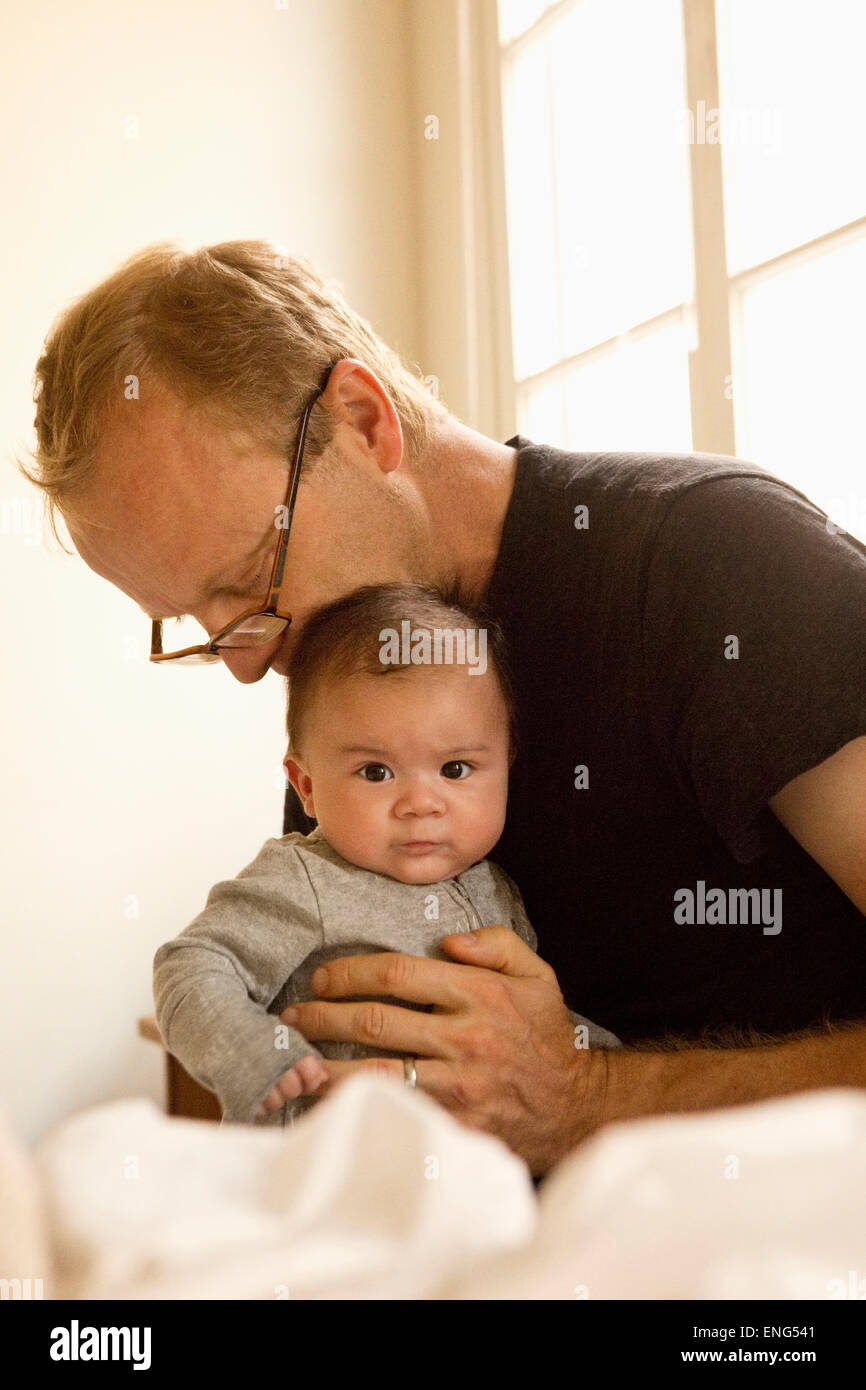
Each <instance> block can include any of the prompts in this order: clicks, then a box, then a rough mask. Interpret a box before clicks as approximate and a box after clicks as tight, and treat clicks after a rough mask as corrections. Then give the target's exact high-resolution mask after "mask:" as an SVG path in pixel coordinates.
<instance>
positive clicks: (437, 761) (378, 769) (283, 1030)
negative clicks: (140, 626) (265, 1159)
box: [154, 584, 621, 1125]
mask: <svg viewBox="0 0 866 1390" xmlns="http://www.w3.org/2000/svg"><path fill="white" fill-rule="evenodd" d="M476 623H477V620H475V619H473V618H472V617H471V616H470V615H469V614H468V613H467V612H465V611H464V610H463V609H462V608H460V607H459V606H457V604H456V603H454V602H452V601H451V600H450V598H448V597H447V596H445V595H441V594H439V593H438V592H437V591H436V590H433V589H427V588H422V587H419V586H416V585H408V584H389V585H368V586H366V587H364V588H362V589H358V590H356V591H355V592H354V593H352V594H349V595H347V596H346V597H344V598H342V599H339V600H338V601H337V602H335V603H332V604H329V605H328V606H327V607H325V608H322V609H319V610H318V611H317V612H316V613H314V614H313V615H312V617H310V618H309V619H308V621H307V623H306V624H305V626H304V627H303V629H302V630H301V632H300V634H299V636H298V638H297V640H296V643H295V647H294V649H293V651H292V655H291V658H290V664H289V672H288V688H289V709H288V734H289V748H288V753H287V755H286V758H285V768H286V771H287V774H288V776H289V778H290V779H291V782H292V785H293V786H294V788H295V790H296V791H297V793H298V796H299V797H300V799H301V802H302V803H303V806H304V810H305V811H306V813H307V815H309V816H311V817H314V818H315V819H316V820H317V822H318V824H317V826H316V828H315V830H313V831H312V832H311V833H310V834H309V835H303V834H301V833H300V832H297V831H296V832H293V833H292V834H289V835H284V836H283V837H282V839H271V840H268V841H267V843H266V844H265V845H264V847H263V848H262V850H261V851H260V853H259V854H258V856H257V857H256V858H255V859H254V860H253V862H252V863H251V864H250V865H248V867H247V868H245V869H243V870H242V872H241V873H240V874H239V875H238V876H237V878H235V879H231V880H228V881H226V882H223V883H218V884H217V885H216V886H215V887H214V888H213V889H212V890H211V892H210V894H209V895H208V899H207V905H206V907H205V908H204V911H203V912H201V913H200V914H199V916H198V917H197V918H196V919H195V921H194V922H193V923H192V924H191V925H190V926H189V927H187V929H186V930H185V931H184V932H182V933H181V935H180V936H178V937H177V938H176V939H175V940H174V941H170V942H168V943H166V944H165V945H164V946H161V947H160V948H159V950H158V951H157V953H156V957H155V960H154V998H155V1002H156V1017H157V1022H158V1024H159V1028H160V1031H161V1033H162V1036H163V1039H164V1040H165V1044H166V1046H167V1048H168V1049H169V1051H170V1052H172V1053H173V1054H174V1055H175V1056H176V1057H177V1058H179V1060H180V1061H181V1062H182V1064H183V1065H184V1067H185V1068H186V1070H187V1071H188V1072H189V1073H190V1074H191V1075H192V1076H193V1077H195V1078H196V1080H198V1081H199V1082H201V1084H202V1085H204V1086H206V1087H208V1088H209V1089H210V1090H212V1091H214V1092H215V1093H216V1095H217V1097H218V1099H219V1101H220V1103H221V1105H222V1108H223V1122H224V1123H225V1122H230V1121H235V1122H240V1123H257V1122H260V1123H266V1124H279V1125H286V1124H291V1123H293V1120H294V1118H295V1116H297V1115H298V1114H300V1113H302V1112H303V1111H304V1110H306V1109H308V1108H309V1106H310V1105H311V1104H313V1103H314V1102H315V1100H316V1099H317V1097H316V1091H317V1090H318V1089H319V1087H320V1086H321V1085H322V1083H323V1082H324V1081H325V1080H327V1072H326V1070H325V1068H324V1067H323V1065H322V1060H323V1058H331V1059H337V1058H339V1059H347V1058H356V1057H371V1056H380V1057H381V1056H385V1057H399V1056H402V1055H403V1054H402V1053H396V1052H388V1051H385V1050H383V1049H381V1048H379V1049H376V1048H371V1047H367V1046H365V1045H361V1044H357V1043H349V1042H321V1043H320V1044H319V1047H318V1048H317V1047H314V1046H313V1045H312V1044H311V1043H309V1042H307V1040H306V1039H305V1038H304V1037H303V1036H302V1035H301V1034H300V1033H299V1032H297V1030H295V1029H292V1028H290V1027H288V1026H287V1025H286V1024H284V1023H282V1022H281V1020H280V1014H281V1013H282V1012H283V1011H284V1010H285V1009H287V1008H289V1007H290V1005H292V1004H294V1003H296V1002H298V1001H305V1000H310V999H315V998H316V997H317V996H316V995H315V993H314V991H313V990H312V988H311V986H310V980H311V977H312V975H313V972H314V971H315V969H316V967H317V966H319V965H322V964H323V963H325V962H327V961H329V960H333V959H335V958H336V957H339V956H352V955H362V954H365V953H368V952H382V951H402V952H409V953H412V954H414V955H426V956H431V957H434V958H436V959H440V960H448V959H449V957H448V956H447V955H446V954H445V952H444V951H443V950H442V948H441V945H440V942H441V939H442V937H443V936H447V935H450V934H452V933H455V932H463V931H471V930H474V929H476V928H478V927H481V926H488V925H492V924H494V923H502V924H504V925H505V926H508V927H511V928H512V930H514V931H515V932H516V933H517V934H518V936H520V937H521V939H522V940H523V941H525V942H526V943H527V944H528V945H529V946H530V947H531V948H532V949H533V950H535V949H536V948H537V941H536V937H535V933H534V931H533V929H532V927H531V925H530V923H529V921H528V919H527V916H526V912H525V909H524V906H523V902H522V899H521V896H520V893H519V891H518V889H517V887H516V885H515V884H514V883H513V882H512V880H511V879H510V878H509V877H508V875H507V874H506V873H505V872H504V871H503V870H502V869H500V868H499V867H498V866H497V865H496V864H493V863H491V862H490V861H489V860H488V859H486V858H485V856H486V855H487V854H488V853H489V851H490V850H491V849H492V848H493V846H494V845H495V844H496V842H497V840H498V839H499V837H500V834H501V832H502V827H503V824H504V821H505V808H506V801H507V792H508V773H509V768H510V766H511V763H512V762H513V760H514V755H515V748H516V725H515V713H514V701H513V695H512V690H511V683H510V679H509V675H508V668H507V660H506V656H505V652H504V649H503V641H502V637H501V634H500V633H499V631H498V629H497V628H496V626H495V624H492V623H491V622H490V621H489V620H488V621H486V622H485V625H484V626H483V627H479V626H477V625H476ZM399 1002H400V1004H401V1006H402V1007H406V1008H416V1009H419V1010H427V1011H429V1010H430V1009H431V1008H432V1005H423V1004H411V1003H409V1004H407V1003H406V1002H405V1001H402V1000H401V1001H399ZM571 1017H572V1021H573V1022H574V1024H575V1028H576V1030H577V1029H580V1030H581V1034H582V1035H581V1038H580V1043H586V1044H588V1045H591V1046H599V1047H618V1046H620V1045H621V1044H620V1042H619V1039H617V1038H616V1037H614V1035H613V1034H611V1033H608V1032H607V1031H606V1030H605V1029H602V1028H598V1027H596V1025H594V1024H592V1023H590V1022H589V1020H587V1019H583V1018H581V1017H580V1016H579V1015H577V1014H572V1015H571ZM575 1045H576V1046H577V1045H580V1044H579V1042H578V1041H577V1040H576V1043H575Z"/></svg>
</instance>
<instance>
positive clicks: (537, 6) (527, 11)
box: [499, 0, 556, 43]
mask: <svg viewBox="0 0 866 1390" xmlns="http://www.w3.org/2000/svg"><path fill="white" fill-rule="evenodd" d="M555 3H556V0H499V42H500V43H509V42H510V40H511V39H516V38H517V35H518V34H522V33H523V32H524V31H525V30H526V29H529V28H530V27H531V25H533V24H534V23H535V21H536V20H537V19H540V18H541V16H542V15H543V14H544V11H545V10H546V9H549V8H550V6H551V5H553V4H555Z"/></svg>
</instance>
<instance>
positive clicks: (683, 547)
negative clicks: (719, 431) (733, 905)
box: [642, 477, 866, 864]
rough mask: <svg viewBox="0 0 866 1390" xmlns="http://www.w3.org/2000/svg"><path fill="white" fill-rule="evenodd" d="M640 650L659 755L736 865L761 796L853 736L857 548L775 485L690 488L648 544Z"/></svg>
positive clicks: (742, 481)
mask: <svg viewBox="0 0 866 1390" xmlns="http://www.w3.org/2000/svg"><path fill="white" fill-rule="evenodd" d="M642 640H643V669H644V672H645V680H646V687H645V692H644V698H645V699H646V702H647V708H648V709H649V712H650V722H651V728H652V734H653V736H654V738H655V741H656V743H657V746H658V749H659V751H660V753H661V755H662V757H663V758H664V759H665V760H666V761H667V762H668V764H669V766H670V768H671V769H672V770H673V772H674V775H675V776H676V778H677V779H678V781H679V783H680V786H681V788H682V789H683V791H684V792H685V793H686V794H687V795H689V796H691V797H693V798H694V799H695V801H696V802H697V805H698V807H699V808H700V811H701V812H702V814H703V816H704V817H705V819H706V820H707V821H709V823H710V824H711V825H713V826H714V827H715V829H716V830H717V831H718V834H719V835H720V836H721V838H722V839H723V840H724V842H725V843H726V844H727V846H728V848H729V849H730V850H731V852H732V854H733V855H734V857H735V858H736V859H737V860H738V861H739V862H740V863H743V864H745V863H748V862H749V861H750V860H752V859H755V858H757V856H758V855H759V854H761V853H762V852H763V850H764V849H765V848H766V832H767V828H768V818H771V817H772V813H771V812H770V810H769V808H768V807H767V806H766V803H767V801H768V799H769V798H770V797H772V796H774V795H775V794H776V792H778V791H780V790H781V788H782V787H784V786H785V785H786V784H787V783H788V782H790V781H791V780H792V779H793V778H794V777H797V776H799V774H800V773H803V772H806V771H807V770H808V769H809V768H812V767H815V766H816V765H817V764H818V763H821V762H823V761H824V760H825V759H826V758H829V757H830V756H831V755H832V754H833V753H835V752H837V751H838V749H840V748H842V747H844V745H845V744H846V743H849V742H850V741H851V740H852V739H855V738H858V737H860V736H861V735H864V734H866V546H864V545H863V544H861V543H860V542H859V541H858V540H856V539H855V538H854V537H852V536H850V535H848V534H847V533H845V532H839V531H837V530H835V529H834V528H833V527H832V526H831V525H828V522H827V518H826V516H825V514H824V513H823V512H822V511H820V509H819V508H817V507H816V506H814V505H813V504H812V503H811V502H809V501H808V500H807V499H806V498H804V497H803V496H802V495H801V494H800V493H798V492H796V491H795V490H793V489H791V488H788V487H787V486H785V485H784V484H782V483H780V482H779V481H773V480H771V479H769V478H768V479H763V478H759V477H740V478H727V479H719V480H713V481H709V482H704V483H700V484H698V485H696V486H694V487H692V488H690V489H689V490H688V491H687V492H685V493H684V494H682V495H681V496H680V497H679V498H678V499H677V500H676V501H675V502H674V503H673V504H672V505H671V506H670V507H669V509H668V512H667V514H666V516H665V518H664V520H663V522H662V524H661V526H660V528H659V531H658V533H657V536H656V539H655V543H654V546H653V548H652V551H651V553H650V556H649V560H648V563H647V571H646V590H645V604H644V614H643V625H642Z"/></svg>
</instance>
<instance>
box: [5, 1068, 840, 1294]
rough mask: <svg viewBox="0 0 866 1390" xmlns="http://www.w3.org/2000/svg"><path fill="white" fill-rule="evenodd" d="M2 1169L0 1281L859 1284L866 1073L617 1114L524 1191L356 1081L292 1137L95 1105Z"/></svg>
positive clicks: (159, 1286)
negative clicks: (674, 1110)
mask: <svg viewBox="0 0 866 1390" xmlns="http://www.w3.org/2000/svg"><path fill="white" fill-rule="evenodd" d="M0 1174H2V1175H3V1179H4V1180H3V1181H2V1182H0V1215H3V1213H4V1209H5V1211H6V1212H8V1211H9V1209H10V1207H12V1206H14V1205H15V1203H14V1202H10V1201H9V1200H8V1198H9V1194H10V1192H13V1193H14V1192H15V1191H17V1192H19V1193H20V1192H22V1191H24V1192H26V1193H28V1194H29V1199H30V1200H29V1205H28V1203H26V1202H25V1203H24V1204H23V1205H22V1204H20V1203H19V1204H18V1219H17V1222H16V1225H15V1227H14V1228H13V1227H12V1226H7V1225H6V1222H5V1221H2V1222H0V1231H2V1232H3V1235H2V1236H0V1242H3V1243H0V1276H3V1277H7V1278H8V1277H16V1276H17V1277H26V1276H28V1275H29V1276H31V1277H33V1276H40V1275H41V1269H39V1268H36V1267H35V1265H34V1261H37V1262H38V1261H39V1260H42V1262H43V1264H44V1266H45V1274H44V1278H45V1292H46V1296H53V1297H71V1298H123V1299H139V1298H140V1299H150V1298H251V1299H262V1298H265V1299H274V1298H291V1299H297V1298H313V1299H321V1298H359V1299H364V1298H410V1299H418V1298H428V1299H430V1298H432V1299H436V1298H460V1299H492V1298H518V1299H520V1298H536V1299H575V1298H578V1299H582V1298H590V1299H599V1298H605V1299H606V1298H680V1299H688V1298H711V1299H725V1298H758V1299H761V1298H810V1299H826V1298H834V1297H851V1296H859V1297H866V1220H864V1203H863V1196H862V1194H863V1191H864V1186H866V1094H864V1092H862V1091H853V1090H832V1091H823V1092H813V1093H811V1094H808V1095H803V1096H798V1097H794V1098H791V1099H784V1100H776V1101H768V1102H764V1103H761V1104H758V1105H751V1106H746V1107H739V1108H735V1109H729V1110H721V1111H715V1112H712V1113H710V1114H705V1115H696V1116H682V1117H671V1118H662V1119H651V1120H642V1121H632V1122H630V1123H627V1124H623V1125H618V1126H615V1127H611V1128H609V1129H607V1130H605V1131H603V1132H602V1133H601V1134H599V1135H597V1136H596V1137H595V1138H593V1139H591V1140H590V1141H588V1142H587V1143H585V1144H583V1145H582V1146H581V1147H580V1148H579V1149H578V1150H577V1151H576V1152H575V1153H574V1154H573V1155H571V1156H570V1157H569V1158H568V1159H566V1160H565V1161H564V1162H563V1163H561V1164H560V1165H559V1167H558V1168H557V1169H556V1170H555V1171H554V1173H553V1174H551V1176H550V1177H549V1178H548V1180H547V1181H546V1182H545V1183H544V1185H543V1186H542V1188H541V1190H540V1196H539V1199H538V1200H536V1197H535V1194H534V1192H533V1189H532V1185H531V1183H530V1180H529V1174H528V1171H527V1169H526V1168H525V1166H524V1165H523V1164H522V1163H521V1162H520V1161H519V1160H518V1159H516V1158H515V1157H514V1156H513V1155H512V1154H511V1153H510V1152H509V1151H508V1150H507V1149H506V1148H505V1146H504V1145H502V1144H500V1143H499V1142H498V1141H496V1140H494V1139H491V1138H489V1137H487V1136H484V1135H481V1134H477V1133H474V1132H472V1131H470V1130H467V1129H465V1128H464V1127H462V1126H460V1125H458V1124H457V1123H456V1122H455V1121H453V1120H452V1119H451V1117H450V1116H449V1115H448V1114H447V1113H446V1112H445V1111H444V1110H442V1109H441V1108H440V1107H439V1106H437V1105H436V1104H435V1103H434V1102H433V1101H432V1100H431V1099H430V1098H429V1097H427V1096H425V1095H423V1094H422V1093H420V1092H412V1091H409V1090H407V1089H406V1088H404V1087H402V1086H400V1085H397V1084H395V1083H393V1082H389V1081H386V1080H385V1079H383V1078H380V1077H368V1076H358V1077H354V1078H352V1079H351V1080H349V1081H347V1082H346V1083H344V1085H343V1086H341V1087H340V1088H338V1089H337V1090H336V1091H335V1093H334V1094H333V1095H332V1096H331V1097H330V1098H329V1099H328V1100H327V1101H323V1102H322V1104H320V1105H319V1106H317V1107H316V1108H315V1109H314V1110H313V1111H312V1112H311V1113H310V1114H309V1115H308V1116H307V1117H306V1118H305V1119H304V1121H303V1122H302V1123H301V1124H299V1125H298V1126H296V1128H295V1130H294V1131H293V1132H292V1133H291V1134H288V1135H286V1134H284V1133H283V1132H280V1131H274V1130H260V1129H250V1128H245V1127H238V1126H222V1127H218V1126H214V1125H209V1124H205V1123H202V1122H198V1121H191V1120H177V1119H168V1118H167V1117H165V1116H163V1115H161V1114H160V1113H159V1111H158V1110H157V1109H156V1107H155V1106H154V1105H153V1104H152V1103H151V1102H149V1101H144V1100H130V1101H123V1102H118V1103H116V1104H112V1105H106V1106H100V1107H98V1108H96V1109H93V1110H89V1111H86V1112H84V1113H82V1114H81V1115H78V1116H76V1117H74V1118H73V1119H72V1120H69V1121H67V1122H66V1123H65V1124H63V1125H62V1126H60V1127H59V1128H57V1129H56V1130H55V1131H53V1132H52V1133H51V1134H50V1135H49V1136H48V1137H47V1138H46V1139H45V1140H44V1141H43V1142H42V1144H41V1145H40V1146H39V1148H38V1150H37V1152H36V1155H35V1160H34V1162H33V1164H32V1165H30V1164H28V1163H27V1161H26V1160H25V1158H24V1157H23V1156H22V1154H21V1152H20V1150H16V1147H15V1145H14V1142H13V1141H12V1140H11V1138H10V1136H8V1135H6V1136H5V1141H4V1138H3V1136H2V1135H0ZM10 1183H11V1186H10ZM4 1192H5V1194H6V1196H5V1197H4V1196H3V1193H4ZM37 1194H41V1198H42V1201H43V1204H44V1222H45V1226H46V1228H47V1230H48V1233H49V1238H50V1244H51V1249H52V1251H53V1264H52V1258H51V1257H50V1256H49V1255H48V1254H47V1253H45V1250H44V1247H43V1246H42V1245H41V1244H40V1242H41V1234H40V1230H39V1216H38V1210H37V1208H36V1205H35V1197H36V1195H37ZM10 1233H11V1234H10ZM22 1260H23V1261H25V1263H24V1264H22ZM859 1281H862V1288H860V1283H859ZM858 1290H859V1292H858Z"/></svg>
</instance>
